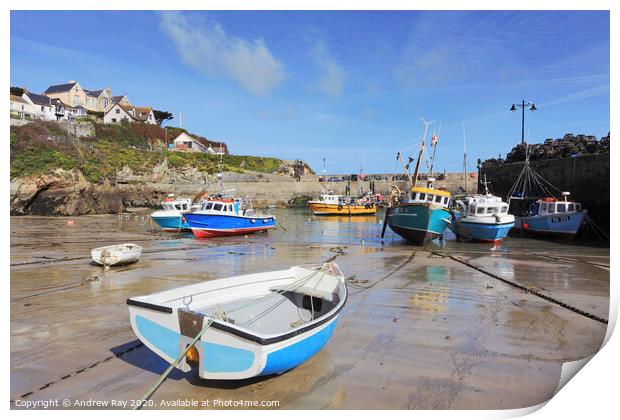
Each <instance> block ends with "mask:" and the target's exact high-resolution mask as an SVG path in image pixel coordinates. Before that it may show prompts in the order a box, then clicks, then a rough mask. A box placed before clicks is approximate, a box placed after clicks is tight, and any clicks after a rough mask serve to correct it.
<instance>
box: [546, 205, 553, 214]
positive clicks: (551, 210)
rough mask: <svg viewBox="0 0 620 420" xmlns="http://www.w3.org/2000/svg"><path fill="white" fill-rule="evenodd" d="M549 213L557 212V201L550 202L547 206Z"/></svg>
mask: <svg viewBox="0 0 620 420" xmlns="http://www.w3.org/2000/svg"><path fill="white" fill-rule="evenodd" d="M547 213H555V203H549V205H548V206H547Z"/></svg>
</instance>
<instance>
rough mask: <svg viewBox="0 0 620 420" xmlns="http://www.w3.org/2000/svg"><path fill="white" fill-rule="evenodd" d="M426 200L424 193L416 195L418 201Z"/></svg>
mask: <svg viewBox="0 0 620 420" xmlns="http://www.w3.org/2000/svg"><path fill="white" fill-rule="evenodd" d="M425 198H426V193H418V200H424V199H425Z"/></svg>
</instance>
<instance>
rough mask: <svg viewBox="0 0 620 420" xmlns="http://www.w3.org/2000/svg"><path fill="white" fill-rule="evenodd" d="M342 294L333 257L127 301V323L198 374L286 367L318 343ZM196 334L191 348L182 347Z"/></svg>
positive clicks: (227, 375) (235, 374)
mask: <svg viewBox="0 0 620 420" xmlns="http://www.w3.org/2000/svg"><path fill="white" fill-rule="evenodd" d="M346 299H347V287H346V283H345V279H344V275H343V274H342V272H341V271H340V269H339V268H338V266H337V265H336V264H335V263H333V262H332V263H326V264H322V265H302V266H296V267H291V268H290V269H288V270H281V271H271V272H267V273H257V274H250V275H244V276H237V277H230V278H225V279H220V280H210V281H205V282H201V283H197V284H193V285H189V286H183V287H179V288H176V289H172V290H168V291H164V292H159V293H153V294H151V295H147V296H139V297H134V298H130V299H127V304H128V305H129V317H130V320H131V326H132V328H133V330H134V332H135V334H136V335H137V336H138V338H139V339H140V340H141V341H142V342H143V343H144V344H145V345H146V346H147V347H148V348H149V349H151V350H152V351H154V352H155V353H156V354H157V355H159V356H160V357H162V358H164V359H165V360H166V361H167V362H168V363H170V364H172V363H174V361H175V360H176V359H177V357H179V356H180V355H181V354H183V353H184V352H186V354H185V357H183V358H182V359H181V360H180V363H179V365H178V366H177V367H178V368H179V369H181V370H182V371H184V372H188V371H190V370H191V368H190V366H189V363H193V364H195V365H197V367H198V374H199V376H200V377H201V378H204V379H244V378H251V377H254V376H262V375H269V374H279V373H282V372H285V371H287V370H289V369H292V368H294V367H296V366H298V365H300V364H302V363H304V362H305V361H306V360H308V359H309V358H310V357H312V356H313V355H314V354H316V353H317V352H318V351H319V350H321V349H322V348H323V346H325V344H326V343H327V341H328V340H329V338H330V336H331V335H332V332H333V331H334V328H335V327H336V322H337V320H338V316H339V313H340V311H341V310H342V308H343V307H344V304H345V301H346ZM196 337H200V338H199V340H198V341H197V342H196V344H195V345H194V346H193V347H190V348H189V349H188V346H190V344H191V343H192V342H194V341H195V338H196Z"/></svg>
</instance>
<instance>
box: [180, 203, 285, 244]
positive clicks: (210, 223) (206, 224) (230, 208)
mask: <svg viewBox="0 0 620 420" xmlns="http://www.w3.org/2000/svg"><path fill="white" fill-rule="evenodd" d="M183 217H184V218H185V220H186V221H187V224H188V225H189V227H190V229H191V230H192V232H193V233H194V235H195V236H196V237H197V238H212V237H217V236H231V235H243V234H247V233H254V232H263V231H267V230H270V229H273V228H275V227H276V218H275V216H273V215H270V214H268V215H261V214H256V213H255V212H254V209H253V208H252V203H251V201H250V200H249V199H240V198H232V197H223V196H221V195H220V196H214V197H209V198H207V199H204V200H203V201H202V203H201V205H200V208H199V209H198V210H194V211H191V212H186V213H183Z"/></svg>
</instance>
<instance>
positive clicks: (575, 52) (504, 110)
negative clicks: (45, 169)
mask: <svg viewBox="0 0 620 420" xmlns="http://www.w3.org/2000/svg"><path fill="white" fill-rule="evenodd" d="M609 72H610V71H609V13H608V12H605V11H603V12H600V11H583V12H582V11H549V12H539V11H505V12H504V11H500V12H495V11H478V12H477V11H455V12H443V11H438V12H417V11H410V12H389V11H382V12H271V11H252V12H250V11H248V12H215V11H214V12H195V11H193V12H151V11H145V12H134V11H120V12H117V11H105V12H96V11H83V12H70V11H40V12H39V11H13V12H12V13H11V84H12V85H16V86H27V87H28V89H29V90H31V91H34V92H42V91H44V90H45V89H46V88H47V87H48V86H49V85H50V84H57V83H64V82H66V81H68V80H70V79H74V80H77V81H78V82H80V84H81V85H82V86H83V87H86V88H89V89H100V88H104V87H110V88H111V89H112V91H113V94H116V95H118V94H122V93H127V95H128V96H129V99H130V100H131V101H132V103H134V104H136V105H149V106H152V107H154V108H155V109H161V110H166V111H170V112H172V113H174V114H175V116H177V117H178V114H179V112H182V115H183V127H184V128H186V129H188V130H190V131H192V132H194V133H197V134H200V135H203V136H206V137H207V138H210V139H216V140H222V141H225V142H226V143H227V144H228V145H229V147H230V149H231V151H232V152H233V153H235V154H255V155H262V156H278V157H283V158H288V159H295V158H301V159H303V160H306V161H307V162H309V163H310V165H311V166H313V168H314V169H315V170H317V172H319V171H321V170H322V161H323V158H324V157H325V158H326V162H327V171H328V172H330V173H336V172H339V173H349V172H350V173H355V172H358V171H359V170H360V168H361V167H362V165H363V168H364V171H365V172H368V173H373V172H394V171H395V170H399V169H398V168H399V167H398V166H397V164H396V161H395V156H396V152H398V151H401V152H403V153H405V154H412V155H413V154H415V147H414V144H415V143H416V142H418V141H419V139H420V138H421V136H422V133H423V124H422V122H421V120H420V116H424V118H426V119H427V120H431V119H435V120H436V121H438V122H440V123H441V132H440V143H439V147H438V151H437V159H436V164H435V168H437V169H438V170H443V169H446V170H448V171H461V170H462V162H463V125H464V126H465V131H466V137H467V149H468V155H469V162H468V166H469V168H474V167H475V162H476V159H477V158H482V159H485V158H489V157H497V156H498V155H499V154H501V155H503V156H505V154H506V153H507V152H508V151H509V150H510V149H511V148H512V147H513V146H514V145H515V144H517V143H518V141H519V140H520V136H521V131H520V130H521V118H520V114H517V113H511V112H509V111H508V109H509V108H510V105H511V104H512V103H513V102H517V101H521V99H525V100H533V101H534V102H535V103H536V105H537V107H538V111H536V112H529V111H528V113H527V115H526V138H529V139H530V141H531V142H541V141H544V139H546V138H550V137H551V138H558V137H562V136H563V135H564V134H565V133H567V132H572V133H575V134H578V133H584V134H594V135H596V136H597V137H600V136H602V135H606V134H607V132H608V131H609V124H610V123H609V117H610V110H609ZM170 125H175V126H178V125H179V120H178V118H175V120H173V121H171V122H170ZM438 128H439V125H436V129H438Z"/></svg>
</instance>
